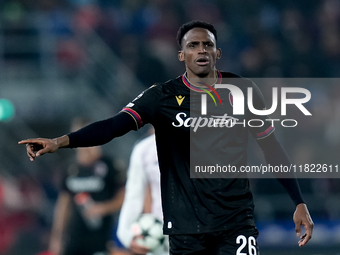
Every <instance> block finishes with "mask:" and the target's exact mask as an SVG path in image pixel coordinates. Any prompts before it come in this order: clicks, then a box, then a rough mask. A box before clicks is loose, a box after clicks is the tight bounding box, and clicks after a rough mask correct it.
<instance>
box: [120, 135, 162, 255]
mask: <svg viewBox="0 0 340 255" xmlns="http://www.w3.org/2000/svg"><path fill="white" fill-rule="evenodd" d="M148 187H150V191H151V201H152V202H151V212H150V213H152V214H153V215H155V216H156V217H157V218H158V219H160V220H162V219H163V212H162V205H161V190H160V171H159V166H158V158H157V151H156V141H155V135H154V134H152V135H150V136H148V137H147V138H145V139H143V140H142V141H140V142H139V143H138V144H137V145H136V146H135V147H134V148H133V150H132V153H131V157H130V164H129V169H128V176H127V183H126V187H125V188H126V190H125V198H124V202H123V206H122V209H121V212H120V216H119V223H118V230H117V235H118V238H119V240H120V241H121V242H122V243H123V245H124V246H125V247H126V248H128V249H129V250H130V251H131V252H132V254H150V255H151V254H152V255H166V254H169V251H168V240H165V242H164V244H163V245H162V246H161V247H159V248H158V249H156V250H155V251H153V252H152V253H151V252H150V250H149V249H147V248H146V247H144V246H140V245H139V244H138V243H137V242H136V238H138V237H137V236H134V235H133V233H132V231H131V226H132V224H133V223H134V222H135V220H136V219H137V218H138V216H140V215H141V214H142V213H143V209H144V201H145V196H146V194H147V191H148Z"/></svg>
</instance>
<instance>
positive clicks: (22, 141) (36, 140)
mask: <svg viewBox="0 0 340 255" xmlns="http://www.w3.org/2000/svg"><path fill="white" fill-rule="evenodd" d="M29 143H39V140H38V139H26V140H21V141H19V142H18V144H29Z"/></svg>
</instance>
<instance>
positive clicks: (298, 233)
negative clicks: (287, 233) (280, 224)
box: [295, 223, 301, 236]
mask: <svg viewBox="0 0 340 255" xmlns="http://www.w3.org/2000/svg"><path fill="white" fill-rule="evenodd" d="M295 233H296V236H301V225H300V224H299V223H295Z"/></svg>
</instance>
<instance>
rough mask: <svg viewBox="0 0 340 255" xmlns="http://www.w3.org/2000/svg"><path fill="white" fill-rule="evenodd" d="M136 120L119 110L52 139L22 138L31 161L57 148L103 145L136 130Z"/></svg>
mask: <svg viewBox="0 0 340 255" xmlns="http://www.w3.org/2000/svg"><path fill="white" fill-rule="evenodd" d="M136 129H138V127H137V126H136V122H135V120H134V118H132V117H131V116H130V115H129V114H127V113H126V112H120V113H118V114H117V115H115V116H114V117H112V118H109V119H106V120H102V121H97V122H94V123H92V124H90V125H88V126H86V127H84V128H82V129H79V130H78V131H76V132H72V133H70V134H68V135H63V136H61V137H58V138H54V139H46V138H35V139H27V140H22V141H20V142H19V144H26V150H27V155H28V157H29V158H30V160H31V161H34V160H35V158H36V157H38V156H41V155H44V154H46V153H53V152H55V151H56V150H58V149H59V148H66V147H67V148H76V147H90V146H98V145H103V144H105V143H108V142H110V141H111V140H112V139H113V138H115V137H118V136H122V135H124V134H126V133H127V132H129V131H131V130H136Z"/></svg>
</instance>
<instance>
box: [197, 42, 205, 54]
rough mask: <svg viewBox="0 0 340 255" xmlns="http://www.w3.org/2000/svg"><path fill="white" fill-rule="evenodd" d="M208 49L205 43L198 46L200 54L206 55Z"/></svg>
mask: <svg viewBox="0 0 340 255" xmlns="http://www.w3.org/2000/svg"><path fill="white" fill-rule="evenodd" d="M206 52H207V49H206V48H205V45H204V44H203V43H200V45H199V46H198V53H206Z"/></svg>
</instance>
